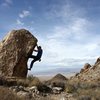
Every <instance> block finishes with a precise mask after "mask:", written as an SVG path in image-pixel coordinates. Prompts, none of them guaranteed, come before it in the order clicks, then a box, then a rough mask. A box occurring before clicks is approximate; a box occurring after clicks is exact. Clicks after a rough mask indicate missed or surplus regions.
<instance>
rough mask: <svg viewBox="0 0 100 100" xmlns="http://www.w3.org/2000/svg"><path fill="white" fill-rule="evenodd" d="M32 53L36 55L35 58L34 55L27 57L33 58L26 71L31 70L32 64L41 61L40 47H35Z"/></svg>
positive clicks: (41, 51)
mask: <svg viewBox="0 0 100 100" xmlns="http://www.w3.org/2000/svg"><path fill="white" fill-rule="evenodd" d="M34 51H35V52H37V55H36V56H34V55H31V56H29V58H33V60H32V62H31V64H30V68H29V69H28V70H31V69H32V67H33V64H34V62H36V61H41V57H42V53H43V50H42V48H41V46H37V50H34Z"/></svg>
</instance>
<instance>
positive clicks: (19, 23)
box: [16, 19, 24, 25]
mask: <svg viewBox="0 0 100 100" xmlns="http://www.w3.org/2000/svg"><path fill="white" fill-rule="evenodd" d="M16 24H17V25H24V23H23V22H21V21H20V20H19V19H17V21H16Z"/></svg>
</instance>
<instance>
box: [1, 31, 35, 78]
mask: <svg viewBox="0 0 100 100" xmlns="http://www.w3.org/2000/svg"><path fill="white" fill-rule="evenodd" d="M36 44H37V39H36V38H35V37H34V36H33V35H32V34H31V33H30V32H29V31H28V30H25V29H20V30H13V31H11V32H9V33H8V35H7V36H6V37H5V38H4V40H3V41H1V42H0V77H5V76H6V77H12V76H16V77H26V76H27V61H28V57H29V55H31V54H32V51H33V49H34V48H35V46H36Z"/></svg>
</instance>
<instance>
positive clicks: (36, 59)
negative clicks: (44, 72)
mask: <svg viewBox="0 0 100 100" xmlns="http://www.w3.org/2000/svg"><path fill="white" fill-rule="evenodd" d="M29 58H33V60H32V62H31V64H30V69H31V68H32V66H33V64H34V62H36V61H38V60H39V59H40V58H39V57H37V56H34V55H31V56H30V57H29Z"/></svg>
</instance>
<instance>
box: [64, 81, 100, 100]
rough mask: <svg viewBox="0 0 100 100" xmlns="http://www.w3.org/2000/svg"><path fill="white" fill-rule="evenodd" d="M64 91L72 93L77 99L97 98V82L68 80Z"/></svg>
mask: <svg viewBox="0 0 100 100" xmlns="http://www.w3.org/2000/svg"><path fill="white" fill-rule="evenodd" d="M66 92H67V93H73V94H74V98H76V99H77V100H99V98H100V83H99V82H80V81H70V80H69V82H68V83H67V84H66Z"/></svg>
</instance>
